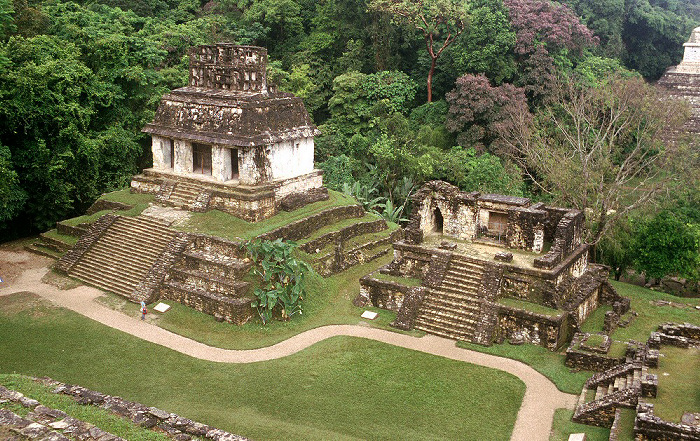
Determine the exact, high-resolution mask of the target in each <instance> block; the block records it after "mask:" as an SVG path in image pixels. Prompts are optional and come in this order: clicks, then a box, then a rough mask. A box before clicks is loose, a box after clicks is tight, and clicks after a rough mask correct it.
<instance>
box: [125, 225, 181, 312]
mask: <svg viewBox="0 0 700 441" xmlns="http://www.w3.org/2000/svg"><path fill="white" fill-rule="evenodd" d="M191 242H192V237H191V235H190V234H189V233H177V234H175V237H173V239H172V240H171V241H170V243H168V245H167V246H166V247H165V250H163V253H162V254H161V255H160V257H158V259H157V260H156V261H155V262H154V263H153V265H152V266H151V268H150V269H149V270H148V273H147V274H146V276H145V277H144V278H143V280H142V281H141V282H140V283H139V285H138V286H137V287H136V289H134V293H133V294H132V296H131V299H130V300H132V301H134V302H145V303H153V302H155V301H156V300H158V296H159V293H160V286H161V284H162V283H163V280H164V279H165V275H166V274H167V273H168V271H169V270H170V268H171V267H172V266H173V265H174V264H175V262H176V261H177V260H178V259H180V257H181V255H182V252H183V251H184V250H185V248H187V247H188V246H189V245H190V243H191Z"/></svg>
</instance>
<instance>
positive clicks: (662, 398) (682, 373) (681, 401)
mask: <svg viewBox="0 0 700 441" xmlns="http://www.w3.org/2000/svg"><path fill="white" fill-rule="evenodd" d="M659 352H660V353H661V354H662V355H663V356H659V367H658V369H649V372H650V373H654V374H656V375H658V376H659V387H658V391H657V395H656V398H647V400H648V401H649V402H650V403H653V404H654V415H656V416H658V417H660V418H663V419H665V420H667V421H671V422H675V423H679V422H680V421H681V417H682V416H683V413H685V412H700V383H698V371H699V370H700V349H697V348H689V349H683V348H677V347H674V346H662V347H661V350H660V351H659Z"/></svg>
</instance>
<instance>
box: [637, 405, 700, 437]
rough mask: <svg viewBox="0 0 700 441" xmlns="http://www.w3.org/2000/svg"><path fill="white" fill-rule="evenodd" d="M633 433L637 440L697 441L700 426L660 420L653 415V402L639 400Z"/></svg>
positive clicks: (699, 435)
mask: <svg viewBox="0 0 700 441" xmlns="http://www.w3.org/2000/svg"><path fill="white" fill-rule="evenodd" d="M634 435H635V439H636V440H638V441H678V440H693V441H698V440H700V427H698V426H691V425H688V424H681V423H671V422H669V421H665V420H662V419H661V418H659V417H657V416H656V415H654V405H653V404H651V403H647V402H644V401H642V400H640V402H639V404H637V418H635V420H634Z"/></svg>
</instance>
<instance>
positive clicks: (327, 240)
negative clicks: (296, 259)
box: [300, 219, 387, 254]
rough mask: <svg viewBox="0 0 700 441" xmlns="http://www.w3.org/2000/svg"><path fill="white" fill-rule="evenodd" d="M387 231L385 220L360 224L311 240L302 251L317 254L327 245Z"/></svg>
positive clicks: (304, 245)
mask: <svg viewBox="0 0 700 441" xmlns="http://www.w3.org/2000/svg"><path fill="white" fill-rule="evenodd" d="M386 229H387V224H386V221H385V220H384V219H377V220H374V221H368V222H358V223H355V224H352V225H349V226H347V227H344V228H341V229H340V230H337V231H331V232H330V233H326V234H324V235H322V236H320V237H318V238H316V239H313V240H310V241H308V242H306V243H305V244H303V245H302V246H301V247H300V249H301V250H302V251H304V252H305V253H309V254H315V253H317V252H318V250H322V249H324V248H325V247H326V246H327V245H330V244H331V243H334V242H338V241H340V242H344V241H346V240H348V239H349V238H351V237H355V236H359V235H362V234H368V233H377V232H379V231H384V230H386Z"/></svg>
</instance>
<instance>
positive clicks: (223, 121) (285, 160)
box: [131, 43, 327, 221]
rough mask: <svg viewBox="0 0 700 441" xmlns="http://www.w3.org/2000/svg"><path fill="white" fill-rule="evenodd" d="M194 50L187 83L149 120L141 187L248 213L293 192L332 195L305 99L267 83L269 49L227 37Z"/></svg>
mask: <svg viewBox="0 0 700 441" xmlns="http://www.w3.org/2000/svg"><path fill="white" fill-rule="evenodd" d="M189 58H190V72H189V84H188V86H186V87H182V88H179V89H175V90H173V91H171V92H170V93H167V94H165V95H164V96H163V98H162V99H161V102H160V105H159V106H158V110H157V111H156V114H155V118H154V120H153V122H152V123H150V124H147V125H146V126H145V127H144V129H143V131H144V132H146V133H149V134H151V137H152V151H153V167H152V168H150V169H146V170H144V171H143V174H141V175H138V176H135V177H134V178H133V180H132V182H131V188H132V191H135V192H141V193H153V194H156V199H158V201H159V202H161V203H165V204H168V205H173V206H178V207H182V208H184V209H188V210H192V211H207V210H210V209H219V210H221V211H224V212H227V213H230V214H233V215H234V216H237V217H240V218H243V219H245V220H248V221H257V220H260V219H265V218H268V217H270V216H272V215H274V214H275V213H276V212H277V211H278V210H279V209H280V207H281V206H282V205H283V201H284V200H285V198H287V199H290V198H292V199H294V200H306V202H309V201H312V200H319V199H323V198H326V197H327V191H325V189H324V188H323V172H322V171H321V170H317V169H315V168H314V136H315V135H317V134H318V133H319V132H318V129H317V128H316V126H314V124H313V123H312V121H311V118H310V117H309V114H308V112H307V111H306V109H305V108H304V104H303V102H302V101H301V99H300V98H298V97H295V96H294V95H292V94H289V93H281V92H276V91H274V90H273V88H271V87H268V84H267V73H266V72H267V50H266V49H264V48H261V47H255V46H238V45H233V44H227V43H220V44H216V45H211V46H198V47H195V48H193V49H191V50H190V53H189Z"/></svg>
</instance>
